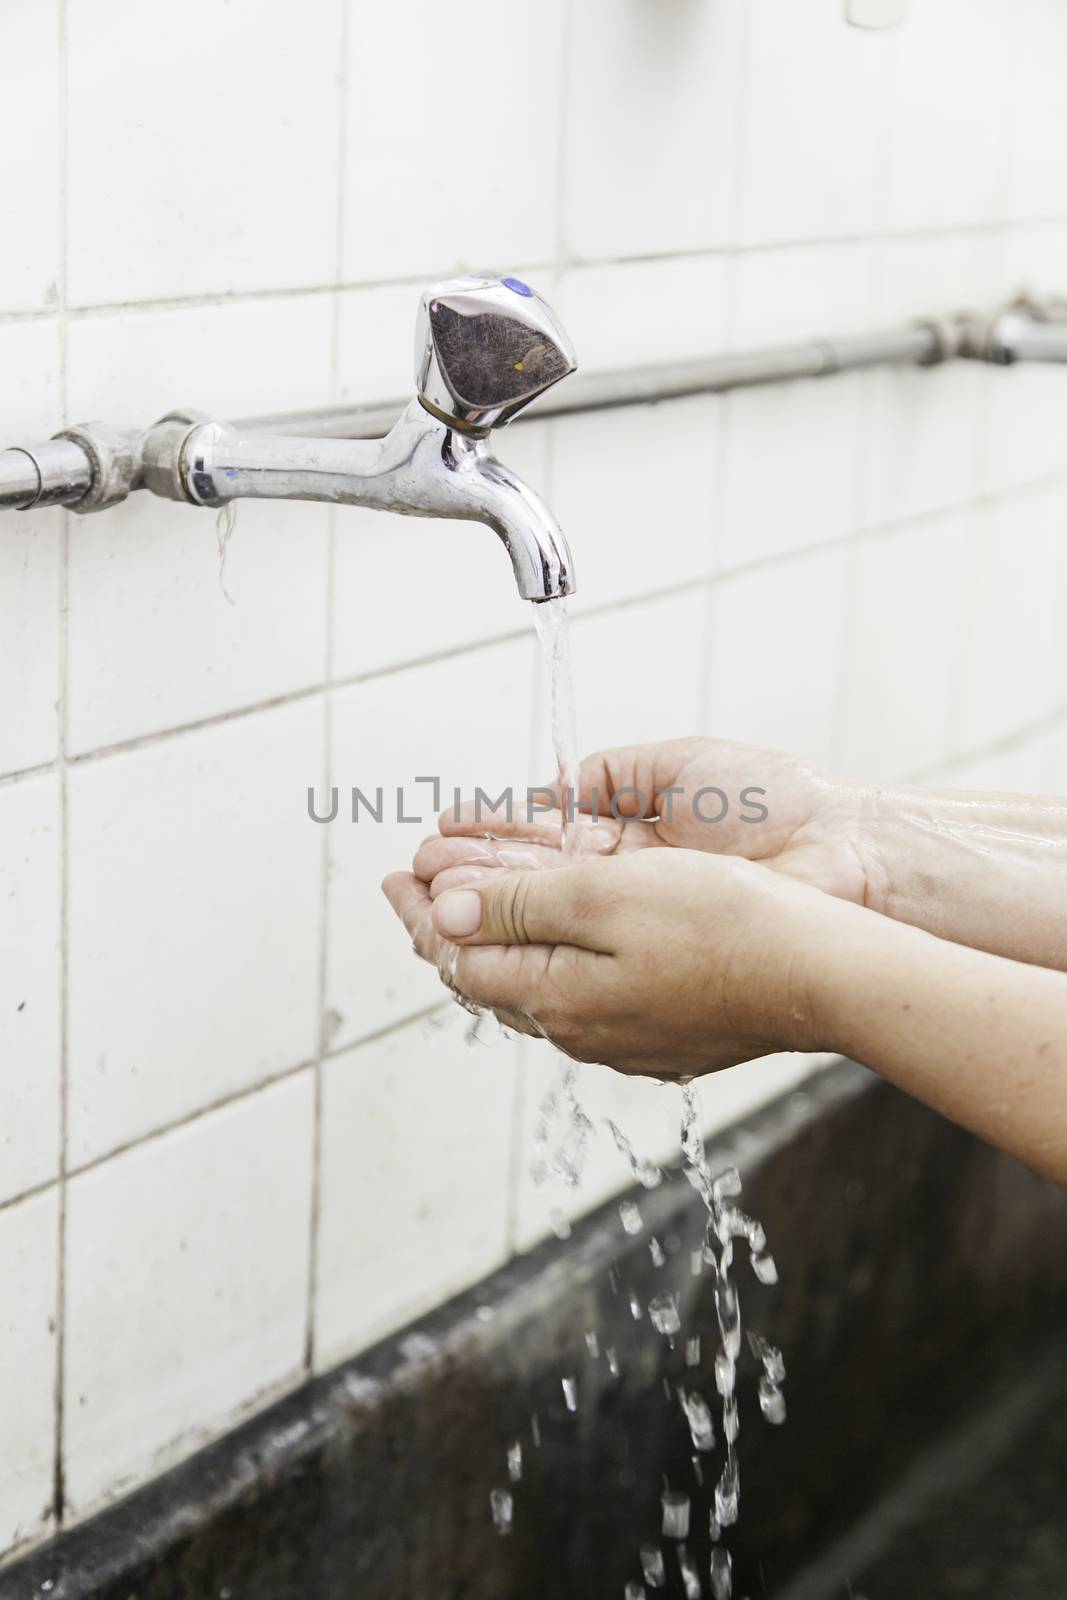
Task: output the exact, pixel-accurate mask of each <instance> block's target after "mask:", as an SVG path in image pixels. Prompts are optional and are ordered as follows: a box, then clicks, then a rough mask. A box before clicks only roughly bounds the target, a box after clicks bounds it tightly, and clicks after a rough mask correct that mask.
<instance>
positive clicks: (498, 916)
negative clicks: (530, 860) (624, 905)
mask: <svg viewBox="0 0 1067 1600" xmlns="http://www.w3.org/2000/svg"><path fill="white" fill-rule="evenodd" d="M606 865H607V862H606V861H597V862H589V863H586V864H583V865H581V866H573V867H561V868H558V869H557V870H556V871H554V872H510V873H507V874H504V875H501V876H498V877H493V878H490V879H487V880H486V882H485V883H483V884H481V885H479V886H478V887H477V888H470V889H451V890H449V891H448V892H447V893H445V894H442V895H440V896H438V898H437V899H436V900H435V901H434V906H433V921H434V926H435V928H436V929H437V931H438V933H440V934H443V935H444V937H445V938H446V939H451V940H453V941H454V942H456V943H462V944H571V945H579V946H581V947H582V948H583V949H586V950H602V951H606V950H607V949H608V948H609V946H608V943H607V942H606V935H607V923H608V917H607V912H606V899H605V895H604V893H603V889H602V886H601V884H600V882H599V874H597V872H596V870H595V869H596V868H597V867H598V866H599V867H601V868H602V867H604V866H606Z"/></svg>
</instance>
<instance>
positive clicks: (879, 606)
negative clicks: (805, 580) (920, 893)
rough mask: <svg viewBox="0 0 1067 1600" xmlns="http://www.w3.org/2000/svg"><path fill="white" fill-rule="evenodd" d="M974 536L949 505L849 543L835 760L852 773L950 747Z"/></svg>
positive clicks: (917, 766)
mask: <svg viewBox="0 0 1067 1600" xmlns="http://www.w3.org/2000/svg"><path fill="white" fill-rule="evenodd" d="M978 538H979V534H978V532H977V530H976V529H975V526H974V519H973V518H972V517H971V516H969V515H966V514H962V513H949V514H947V515H945V516H941V517H937V518H932V519H930V520H923V521H922V522H919V523H912V524H909V525H908V526H906V527H903V528H898V529H895V530H893V531H892V532H890V533H887V534H884V535H879V536H877V537H874V538H872V539H870V540H868V541H867V542H866V543H864V544H863V545H861V546H860V547H859V548H858V549H857V550H856V551H855V552H854V554H853V557H852V560H853V563H854V571H853V574H852V581H853V585H854V587H853V588H852V590H851V594H850V601H849V611H850V619H851V624H850V625H851V629H852V636H853V641H852V651H851V663H850V668H849V671H848V672H847V675H846V680H845V684H846V688H845V731H844V747H843V750H842V751H841V761H842V763H843V765H844V766H845V767H846V768H847V769H848V770H849V771H850V772H851V773H853V774H854V775H855V776H856V777H857V778H861V779H868V780H872V779H891V778H895V779H898V780H900V779H904V778H907V777H910V776H912V775H914V774H916V773H920V772H924V771H926V769H927V768H929V767H931V766H933V765H934V764H935V763H936V762H938V761H940V760H943V759H944V757H945V755H946V753H950V752H951V751H953V750H954V749H955V748H956V747H957V744H958V740H959V729H958V727H957V726H956V723H957V714H958V711H959V703H960V693H961V690H962V687H963V670H962V663H963V658H964V657H965V653H966V649H967V644H968V634H967V627H968V620H969V617H970V612H971V583H970V567H971V565H972V564H973V554H974V552H973V549H972V546H973V545H974V544H975V543H976V542H977V540H978Z"/></svg>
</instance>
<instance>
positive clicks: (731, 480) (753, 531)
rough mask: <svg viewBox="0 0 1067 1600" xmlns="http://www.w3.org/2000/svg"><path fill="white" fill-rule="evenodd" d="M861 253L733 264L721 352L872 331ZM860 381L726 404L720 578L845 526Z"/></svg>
mask: <svg viewBox="0 0 1067 1600" xmlns="http://www.w3.org/2000/svg"><path fill="white" fill-rule="evenodd" d="M872 266H873V262H872V253H871V249H870V247H869V246H868V245H866V244H844V245H841V244H839V245H832V246H826V245H822V246H804V247H795V246H794V247H790V248H786V249H777V250H767V251H761V252H759V253H758V254H756V255H751V256H741V257H739V258H738V260H737V262H736V263H735V265H734V271H733V284H732V291H733V306H732V315H731V329H730V342H731V344H732V345H734V346H735V347H737V348H741V349H752V348H753V347H756V346H759V345H761V344H786V343H790V342H793V341H796V340H799V339H806V338H810V330H811V329H812V328H816V327H817V328H824V329H826V330H827V332H833V333H839V334H848V333H852V332H855V331H857V330H859V329H869V328H870V327H871V325H872V299H873V292H872ZM870 392H871V375H870V374H869V373H850V374H846V375H844V376H842V377H839V378H837V379H835V380H834V381H833V382H832V383H826V382H823V381H821V380H812V381H810V382H800V383H786V384H780V385H775V386H773V387H770V388H762V389H761V388H757V389H737V390H735V391H733V392H732V393H730V394H728V395H727V396H726V397H725V399H724V401H723V404H724V406H725V408H726V431H727V437H728V446H727V454H726V462H725V469H724V470H725V485H724V490H723V499H722V526H721V532H720V537H719V541H718V562H719V566H720V567H721V568H725V569H728V568H733V567H737V566H742V565H745V564H747V563H748V562H752V561H759V560H763V559H766V558H768V557H771V556H780V555H785V554H787V553H788V552H789V551H790V550H797V549H802V548H804V547H805V546H807V545H812V544H820V543H823V542H825V541H826V540H830V539H835V538H840V537H841V536H842V535H843V534H846V533H848V532H850V531H851V530H852V529H853V528H854V527H855V525H856V517H857V501H858V496H859V494H860V490H861V486H862V481H863V479H862V474H863V471H864V467H865V465H866V444H867V427H868V420H869V419H868V414H869V409H870V407H869V397H870Z"/></svg>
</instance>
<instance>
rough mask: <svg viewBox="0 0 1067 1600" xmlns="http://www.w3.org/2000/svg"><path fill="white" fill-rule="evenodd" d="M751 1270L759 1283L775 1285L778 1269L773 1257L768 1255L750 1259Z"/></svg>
mask: <svg viewBox="0 0 1067 1600" xmlns="http://www.w3.org/2000/svg"><path fill="white" fill-rule="evenodd" d="M751 1263H752V1270H753V1272H754V1273H755V1274H756V1277H757V1278H758V1279H759V1281H760V1283H777V1282H778V1267H777V1265H776V1264H775V1260H774V1257H773V1256H772V1255H770V1254H769V1253H768V1254H766V1255H762V1256H752V1257H751Z"/></svg>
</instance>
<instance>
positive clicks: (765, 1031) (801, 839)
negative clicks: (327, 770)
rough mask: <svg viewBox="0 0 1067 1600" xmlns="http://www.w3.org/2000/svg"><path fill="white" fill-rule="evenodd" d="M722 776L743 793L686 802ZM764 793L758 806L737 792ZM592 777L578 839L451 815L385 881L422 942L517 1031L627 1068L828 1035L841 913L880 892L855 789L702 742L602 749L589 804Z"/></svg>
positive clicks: (741, 1054) (813, 1042)
mask: <svg viewBox="0 0 1067 1600" xmlns="http://www.w3.org/2000/svg"><path fill="white" fill-rule="evenodd" d="M711 787H714V788H715V789H716V790H718V791H721V792H722V794H723V795H725V796H727V797H728V798H729V800H730V801H731V806H730V809H729V810H728V811H727V814H726V815H725V816H724V817H723V818H722V820H721V821H718V822H713V821H710V820H704V817H705V816H706V815H707V814H708V813H707V811H706V810H705V807H706V806H707V804H708V802H706V801H705V802H704V805H701V804H700V802H699V799H698V803H697V805H696V806H694V804H693V799H694V797H695V796H697V797H698V796H699V794H700V791H702V790H703V791H705V793H706V792H707V791H708V790H709V788H711ZM752 787H758V788H760V789H762V790H763V791H764V794H763V796H762V801H761V803H762V806H763V807H764V808H765V809H766V813H767V814H766V817H765V818H762V819H760V820H745V818H746V816H747V817H749V818H751V817H752V815H753V812H752V811H751V810H749V811H746V810H745V809H744V808H743V807H739V806H738V804H737V797H738V796H739V795H740V793H741V791H742V790H743V789H745V788H752ZM594 791H596V795H597V800H596V804H597V808H598V812H599V813H600V814H599V817H598V820H595V821H594V820H592V819H591V818H590V817H589V816H588V815H581V814H579V815H578V816H577V817H576V818H575V822H574V824H573V826H574V827H575V828H577V829H578V830H579V833H580V836H581V837H580V850H579V852H578V853H572V852H571V851H570V850H568V852H567V853H566V854H565V853H564V852H563V851H562V850H561V841H560V823H561V813H560V812H559V811H555V812H546V813H542V814H539V815H536V816H534V817H533V818H532V820H531V819H529V818H527V817H526V816H525V815H522V816H519V815H517V814H516V815H515V816H514V818H513V820H511V821H506V820H505V818H504V816H503V815H502V814H500V815H490V816H489V817H488V818H487V817H486V816H484V815H482V816H481V817H479V816H477V815H476V812H475V808H474V806H473V804H468V805H467V806H465V807H463V808H462V809H461V810H460V811H459V813H458V814H456V813H454V812H452V811H446V812H445V813H444V814H443V815H442V817H441V819H440V822H439V828H440V832H439V833H438V834H437V835H434V836H432V837H431V838H428V839H426V840H424V841H423V843H422V845H421V846H420V848H419V850H418V852H417V853H416V855H415V859H414V862H413V864H412V871H411V872H397V873H393V874H391V875H390V876H389V877H387V878H386V879H385V881H384V883H383V885H382V887H383V890H384V892H385V894H386V896H387V897H388V899H389V902H390V904H391V905H392V907H393V909H394V911H395V912H396V913H397V915H398V916H399V917H400V918H401V919H402V921H403V923H404V925H405V927H406V928H407V930H408V933H409V934H410V935H411V938H412V940H413V943H414V946H415V949H416V950H417V951H418V953H419V954H420V955H421V956H422V957H423V958H424V959H425V960H427V961H430V962H433V963H434V965H436V967H437V968H438V970H439V972H440V974H441V976H442V978H443V979H444V980H445V981H446V982H447V983H448V984H449V985H450V986H451V987H452V988H453V989H454V990H455V991H456V992H457V993H458V994H459V995H461V996H462V997H463V998H465V999H466V1000H467V1001H468V1002H470V1003H472V1004H474V1005H476V1006H478V1007H481V1008H485V1009H489V1010H491V1011H493V1012H494V1013H495V1014H496V1016H497V1017H498V1018H499V1019H500V1020H501V1022H503V1023H504V1024H505V1025H506V1026H508V1027H510V1028H513V1029H516V1030H517V1031H519V1032H522V1033H527V1034H533V1035H537V1036H542V1037H544V1038H547V1039H549V1040H550V1041H551V1043H552V1044H554V1045H555V1046H556V1047H557V1048H558V1049H560V1050H562V1051H563V1052H564V1053H565V1054H567V1055H569V1056H572V1057H574V1058H575V1059H577V1060H580V1061H597V1062H603V1063H605V1064H606V1065H608V1066H611V1067H614V1068H616V1069H617V1070H619V1071H622V1072H627V1073H645V1074H649V1075H652V1076H655V1077H657V1078H685V1077H690V1076H695V1075H697V1074H700V1073H704V1072H710V1071H715V1070H717V1069H719V1068H721V1067H726V1066H731V1065H734V1064H736V1063H737V1062H740V1061H746V1060H750V1059H752V1058H753V1057H756V1056H762V1055H767V1054H770V1053H772V1052H774V1051H777V1050H781V1049H791V1050H810V1049H820V1048H825V1047H827V1045H826V1041H825V1040H824V1039H823V1038H822V1037H821V1035H820V1024H819V1017H818V1002H817V995H816V990H817V984H816V983H815V982H814V974H813V964H814V965H816V966H817V964H818V962H819V960H820V959H825V958H826V957H825V952H826V949H827V945H828V942H832V941H831V933H832V932H834V931H835V930H834V929H833V928H832V926H831V925H832V921H833V911H832V908H833V907H834V906H835V905H837V906H840V904H841V902H842V901H847V902H852V903H853V904H854V905H860V906H863V905H869V904H871V896H872V876H873V875H872V872H871V870H870V864H869V862H868V860H867V858H866V854H865V850H864V845H863V837H864V831H863V804H864V802H863V796H862V793H861V792H859V791H855V790H852V789H850V788H849V787H848V786H846V785H843V784H840V783H837V782H836V781H834V780H832V779H830V778H828V777H826V776H825V775H823V774H821V773H820V772H818V771H817V770H815V769H814V768H812V767H810V766H808V765H806V764H805V763H804V762H802V761H800V760H797V759H795V758H793V757H790V756H786V755H779V754H777V753H775V752H770V751H763V750H755V749H752V748H750V747H747V746H743V745H737V744H730V743H726V742H724V741H720V740H713V739H699V738H696V739H682V740H674V741H670V742H667V743H662V744H652V745H644V746H634V747H630V748H626V749H618V750H610V751H606V752H602V753H600V754H597V755H594V756H591V757H590V758H588V759H587V760H586V761H584V762H583V763H582V767H581V773H580V782H579V802H578V803H579V805H580V806H584V807H586V808H588V807H589V806H590V804H591V802H592V798H593V793H594ZM554 793H555V796H556V799H557V802H559V801H560V800H561V791H560V788H559V785H558V784H557V785H556V786H555V789H554ZM613 799H614V810H615V811H616V812H617V813H618V816H617V817H616V816H613V815H611V814H610V810H611V808H612V802H613ZM517 809H522V808H517ZM714 809H715V808H714V806H712V814H714ZM757 815H758V813H757ZM488 833H491V835H492V837H487V834H488Z"/></svg>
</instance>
